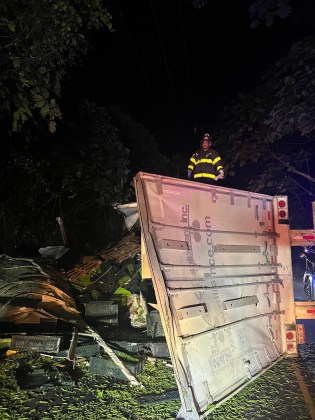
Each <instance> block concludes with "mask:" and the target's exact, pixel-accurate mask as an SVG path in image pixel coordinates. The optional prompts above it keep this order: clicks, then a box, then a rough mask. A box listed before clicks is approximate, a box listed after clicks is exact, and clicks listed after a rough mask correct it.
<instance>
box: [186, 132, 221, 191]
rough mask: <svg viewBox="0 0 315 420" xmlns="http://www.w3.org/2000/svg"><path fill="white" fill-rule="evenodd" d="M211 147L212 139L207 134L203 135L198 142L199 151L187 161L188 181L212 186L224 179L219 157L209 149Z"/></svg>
mask: <svg viewBox="0 0 315 420" xmlns="http://www.w3.org/2000/svg"><path fill="white" fill-rule="evenodd" d="M211 146H212V137H211V136H210V134H209V133H205V134H204V135H203V137H202V139H201V141H200V149H199V150H197V151H196V152H195V153H194V154H193V155H192V157H191V158H190V160H189V163H188V178H189V179H191V180H193V181H197V182H203V183H205V184H214V183H215V182H216V181H218V180H219V179H223V178H224V169H223V164H222V160H221V157H220V156H219V154H218V153H217V152H216V151H215V150H214V149H211Z"/></svg>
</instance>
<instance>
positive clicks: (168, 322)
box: [134, 173, 296, 420]
mask: <svg viewBox="0 0 315 420" xmlns="http://www.w3.org/2000/svg"><path fill="white" fill-rule="evenodd" d="M134 186H135V190H136V196H137V203H138V209H139V214H140V222H141V229H142V234H143V242H144V248H145V252H144V253H143V254H146V256H147V259H148V267H149V271H150V273H151V277H152V280H153V285H154V289H155V294H156V299H157V303H158V309H159V311H160V315H161V319H162V323H163V328H164V332H165V336H166V340H167V343H168V347H169V351H170V356H171V359H172V363H173V367H174V371H175V376H176V380H177V384H178V389H179V393H180V398H181V403H182V407H181V410H180V412H179V413H178V417H177V418H178V419H180V418H184V419H192V420H195V419H200V418H204V417H205V416H206V415H207V414H209V412H211V411H212V410H213V409H214V408H215V406H216V405H217V404H220V403H222V401H224V400H225V399H227V398H229V397H230V396H231V395H233V393H235V392H237V391H238V390H240V389H241V388H242V387H243V386H244V384H246V383H248V382H249V381H250V380H251V378H254V377H257V376H258V375H259V374H261V373H263V372H264V371H266V370H267V369H268V368H269V367H271V366H272V365H273V364H274V363H275V362H276V361H278V360H279V359H280V358H281V357H282V356H283V355H285V354H290V355H295V354H296V331H295V313H294V294H293V280H292V266H291V248H290V234H289V226H288V210H287V198H286V197H278V196H277V197H272V196H267V195H263V194H257V193H252V192H247V191H240V190H236V189H231V188H224V187H220V186H218V187H217V186H210V185H204V184H200V183H196V182H191V181H184V180H179V179H173V178H169V177H162V176H158V175H153V174H147V173H138V174H137V175H136V176H135V178H134ZM143 270H145V264H144V263H143ZM147 276H148V274H146V275H145V277H147Z"/></svg>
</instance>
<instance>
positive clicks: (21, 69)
mask: <svg viewBox="0 0 315 420" xmlns="http://www.w3.org/2000/svg"><path fill="white" fill-rule="evenodd" d="M100 28H107V29H108V30H111V28H112V26H111V15H110V13H109V12H108V10H107V9H106V8H104V6H103V3H102V1H101V0H75V1H70V0H2V1H1V3H0V57H1V73H0V98H1V101H0V111H1V114H2V119H3V123H5V122H6V121H10V124H9V125H7V124H6V126H7V129H8V130H12V131H13V132H16V131H19V130H21V129H22V127H23V125H24V124H25V123H26V121H28V120H32V121H36V120H41V119H43V120H44V121H46V122H47V124H48V127H49V130H50V132H55V130H56V121H57V120H58V119H60V118H62V111H61V109H60V106H59V98H60V96H61V90H62V82H64V80H65V79H66V76H67V70H68V69H69V68H70V67H71V66H74V65H75V64H76V63H77V62H78V60H79V59H80V57H81V56H82V54H85V53H86V51H87V45H88V40H87V34H88V33H89V32H90V31H91V30H93V29H100Z"/></svg>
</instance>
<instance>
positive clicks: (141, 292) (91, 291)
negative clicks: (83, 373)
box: [0, 204, 169, 386]
mask: <svg viewBox="0 0 315 420" xmlns="http://www.w3.org/2000/svg"><path fill="white" fill-rule="evenodd" d="M117 209H118V210H119V211H124V212H125V211H128V210H129V211H131V213H132V214H131V216H130V215H128V214H127V215H126V216H125V222H126V226H127V235H126V236H125V237H123V239H121V240H120V241H119V242H118V243H117V244H115V245H114V246H112V247H111V248H109V249H103V250H100V251H99V252H98V253H97V255H96V256H83V257H81V258H80V260H79V262H78V263H76V264H75V265H74V266H73V268H71V269H69V270H68V271H65V270H62V269H60V267H61V266H62V265H63V264H62V262H61V261H62V260H66V258H67V251H68V249H67V248H66V247H64V246H61V247H47V248H41V249H40V253H41V255H42V257H41V258H37V259H28V258H12V257H10V256H8V255H0V285H1V286H0V302H1V307H0V322H1V325H2V328H1V331H2V332H1V335H0V337H1V342H2V343H1V348H2V349H3V348H4V349H6V350H7V354H12V352H13V353H15V352H36V353H38V354H42V355H46V356H49V357H51V358H55V359H62V358H63V359H66V360H67V361H68V362H70V363H72V364H73V365H74V364H75V363H78V362H79V361H82V360H84V361H85V363H86V362H87V363H88V370H89V372H90V373H92V374H93V373H94V374H103V375H107V376H110V377H114V378H116V379H121V380H124V381H129V382H130V383H131V384H132V385H141V384H140V382H139V381H138V379H137V375H138V374H139V373H140V372H141V369H142V366H143V363H144V358H145V357H150V356H151V357H156V358H165V359H167V358H169V352H168V347H167V343H166V340H165V336H164V332H163V328H162V324H161V319H160V317H159V313H158V311H157V310H155V309H154V292H153V287H152V284H151V283H150V281H149V280H148V281H146V280H142V279H141V272H140V270H141V256H140V250H141V243H140V236H139V235H137V230H136V229H135V226H136V223H137V219H138V216H137V214H136V215H135V214H134V213H135V211H134V209H135V205H134V204H131V205H125V206H117ZM122 209H123V210H122ZM130 219H131V220H130ZM58 223H60V221H58ZM65 266H68V264H65ZM147 299H152V305H153V306H151V305H149V304H148V303H150V302H148V303H147ZM41 373H42V374H43V375H44V373H43V372H33V376H32V375H31V376H29V383H28V385H26V386H30V384H34V383H35V384H36V383H40V382H41V381H40V380H39V379H38V375H41ZM34 375H35V376H34ZM43 375H42V376H43ZM34 377H36V378H37V379H34ZM46 379H47V378H46Z"/></svg>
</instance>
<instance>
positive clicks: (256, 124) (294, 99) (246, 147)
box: [218, 37, 315, 191]
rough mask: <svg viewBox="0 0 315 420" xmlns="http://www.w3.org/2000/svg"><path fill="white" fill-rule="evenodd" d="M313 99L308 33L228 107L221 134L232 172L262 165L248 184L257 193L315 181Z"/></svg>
mask: <svg viewBox="0 0 315 420" xmlns="http://www.w3.org/2000/svg"><path fill="white" fill-rule="evenodd" d="M314 98H315V37H307V38H305V39H303V40H302V41H299V42H297V43H295V44H294V45H293V46H292V48H291V49H290V51H289V53H288V55H287V56H286V57H283V58H282V59H281V60H279V61H278V62H277V63H276V64H275V65H274V66H273V67H272V68H271V69H269V71H267V72H266V73H265V75H264V77H263V80H262V83H261V85H260V86H258V87H257V88H256V89H255V90H254V91H252V92H250V93H246V94H240V95H239V97H238V99H237V100H235V101H233V103H231V104H229V106H227V107H226V108H225V109H224V111H223V113H222V115H221V122H220V126H221V127H223V128H221V129H220V130H218V132H219V134H218V136H220V138H222V141H223V143H224V144H225V146H226V152H225V154H226V155H227V158H228V159H227V160H228V162H229V163H228V168H229V172H230V174H233V173H234V171H235V168H237V167H238V166H241V167H242V166H244V165H245V164H248V163H250V162H254V163H260V165H261V166H260V168H261V171H260V174H259V175H258V174H257V176H256V177H255V178H253V179H251V180H250V184H249V185H250V186H251V188H253V189H255V190H256V191H262V190H264V191H266V187H269V188H272V187H274V185H278V187H280V188H281V190H283V191H285V190H288V188H291V189H294V190H295V191H296V188H297V187H299V188H300V187H302V188H307V187H306V185H309V183H312V184H313V183H314V182H315V178H314V173H313V172H312V168H310V166H309V160H310V158H311V156H313V157H314V152H313V150H314V142H315V138H314V130H315V100H314ZM256 170H257V167H256ZM280 171H282V174H285V176H283V175H282V176H280V173H281V172H280ZM305 182H306V184H305Z"/></svg>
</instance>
